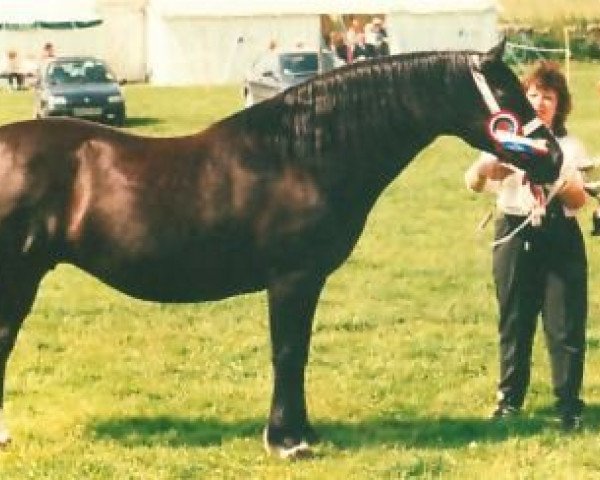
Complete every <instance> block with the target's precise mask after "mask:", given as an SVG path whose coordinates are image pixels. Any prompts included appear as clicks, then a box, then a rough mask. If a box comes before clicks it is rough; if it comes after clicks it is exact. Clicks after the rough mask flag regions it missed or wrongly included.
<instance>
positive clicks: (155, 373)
mask: <svg viewBox="0 0 600 480" xmlns="http://www.w3.org/2000/svg"><path fill="white" fill-rule="evenodd" d="M599 77H600V70H599V69H598V67H597V66H596V65H591V64H575V65H573V66H572V78H571V82H572V87H573V91H574V102H575V111H574V114H573V116H572V121H571V122H570V125H571V130H572V132H573V133H575V134H577V135H578V136H580V137H581V138H582V139H583V140H584V141H585V142H586V144H587V146H588V148H589V151H590V154H592V155H594V156H595V155H600V122H599V116H598V112H600V96H599V95H598V93H597V91H596V88H595V84H596V82H597V80H598V78H599ZM125 92H126V96H127V100H128V107H129V111H128V113H129V116H130V119H129V121H128V124H127V126H126V130H128V131H131V132H135V133H143V134H150V135H176V134H183V133H185V134H187V133H192V132H194V131H196V130H200V129H202V128H204V127H205V126H207V125H208V124H210V123H212V122H214V121H217V120H219V119H220V118H223V117H224V116H226V115H228V114H230V113H231V112H234V111H235V110H237V109H239V108H240V107H241V103H242V102H241V99H240V96H239V87H238V86H230V87H218V88H217V87H215V88H203V87H190V88H153V87H149V86H136V85H132V86H128V87H126V89H125ZM32 108H33V107H32V94H31V92H19V93H8V92H1V93H0V123H7V122H9V121H13V120H18V119H24V118H28V117H30V116H31V112H32ZM475 155H476V152H475V151H473V150H472V149H471V148H470V147H468V146H467V145H466V144H464V143H462V142H461V141H459V140H457V139H453V138H441V139H439V140H437V141H436V142H434V144H432V145H431V146H430V147H429V148H427V149H426V150H424V151H423V152H422V153H421V154H420V155H419V156H418V157H417V159H416V160H415V161H414V162H413V164H412V165H411V166H410V167H409V168H408V169H407V170H406V171H405V172H404V173H403V174H402V175H401V176H400V177H399V178H398V179H397V180H396V181H395V182H394V183H393V184H392V185H390V187H389V188H388V189H387V190H386V191H385V192H384V194H383V195H382V197H381V199H380V201H379V202H378V204H377V205H376V207H375V209H374V210H373V212H372V214H371V216H370V218H369V222H368V225H367V227H366V230H365V232H364V235H363V237H362V239H361V241H360V243H359V245H358V246H357V248H356V250H355V252H354V253H353V255H352V256H351V258H350V259H349V261H348V262H347V263H346V264H345V265H344V266H343V267H341V268H340V269H339V270H338V271H337V272H336V273H335V274H333V275H332V276H331V277H330V279H329V281H328V284H327V286H326V288H325V290H324V293H323V296H322V300H321V302H320V305H319V308H318V311H317V317H316V321H315V326H314V336H313V344H312V353H311V357H310V363H309V368H308V378H307V395H308V404H309V411H310V415H311V417H312V420H313V421H314V423H315V426H316V428H317V430H318V431H319V433H320V434H321V435H322V437H323V442H322V443H321V444H319V445H318V447H317V449H316V452H317V455H316V457H315V458H314V459H311V460H308V461H302V462H294V463H288V462H284V461H281V460H278V459H276V458H270V457H267V456H266V455H265V454H264V452H263V449H262V443H261V440H260V437H261V431H262V428H263V426H264V423H265V419H266V415H267V411H268V408H269V402H270V395H271V367H270V350H269V343H268V327H267V318H266V301H265V295H264V294H263V293H261V294H256V295H247V296H242V297H238V298H233V299H228V300H224V301H220V302H209V303H205V304H198V305H161V304H153V303H147V302H141V301H137V300H133V299H130V298H128V297H126V296H124V295H122V294H120V293H118V292H116V291H114V290H112V289H110V288H108V287H106V286H104V285H103V284H101V283H99V282H98V281H96V280H95V279H93V278H91V277H90V276H88V275H86V274H84V273H82V272H80V271H78V270H76V269H75V268H73V267H70V266H59V267H58V268H57V269H56V270H54V271H53V272H51V273H50V274H49V275H48V276H47V277H46V278H45V280H44V281H43V283H42V286H41V289H40V292H39V296H38V298H37V301H36V303H35V306H34V310H33V312H32V314H31V315H30V317H29V318H28V320H27V321H26V323H25V326H24V328H23V329H22V331H21V335H20V337H19V339H18V342H17V346H16V348H15V350H14V354H13V356H12V358H11V361H10V363H9V370H8V378H7V401H6V413H7V416H8V420H9V422H10V424H11V427H12V432H13V435H14V442H13V444H12V445H10V447H9V448H7V449H6V450H5V451H2V452H0V478H2V479H11V480H12V479H14V480H20V479H26V478H30V479H36V480H37V479H57V480H58V479H60V480H66V479H107V480H108V479H110V480H112V479H144V480H148V479H204V478H206V479H274V480H280V479H307V480H308V479H310V480H314V479H319V480H320V479H324V480H328V479H332V480H336V479H348V480H349V479H369V480H370V479H403V478H444V479H481V478H497V479H505V478H506V479H514V478H527V479H529V478H531V479H534V478H535V479H537V478H539V479H546V478H553V479H557V478H558V479H572V478H578V479H583V478H600V456H599V455H598V451H599V448H600V436H599V435H598V434H599V430H600V276H599V273H598V272H599V270H600V238H599V239H594V238H592V237H591V236H590V235H589V229H590V216H591V211H592V209H593V207H594V206H595V205H594V201H590V202H589V206H588V207H587V208H586V210H585V211H584V212H582V214H581V215H580V218H581V222H582V225H583V228H584V230H585V234H586V241H587V244H588V253H589V260H590V276H591V280H590V318H589V328H588V360H587V371H586V378H585V388H584V392H583V393H584V397H585V399H586V401H587V403H588V405H589V408H588V410H587V411H586V419H585V425H586V426H585V429H584V430H583V431H582V432H580V433H576V434H570V435H564V434H562V433H561V432H560V431H559V430H558V428H557V424H556V423H555V422H554V420H553V416H552V409H551V406H552V403H553V398H552V394H551V387H550V385H549V370H548V361H547V357H546V352H545V349H544V342H543V335H542V332H541V329H540V331H539V332H538V333H539V335H538V338H537V341H536V345H535V357H534V373H533V379H532V385H531V388H530V394H529V396H528V398H527V404H526V407H525V413H524V415H523V416H522V417H521V418H519V419H518V420H515V421H512V422H510V423H508V424H494V423H491V422H490V421H489V420H488V419H487V417H488V416H489V414H490V412H491V409H492V407H493V404H494V401H495V383H496V376H497V361H496V359H497V348H496V313H495V312H496V307H495V301H494V298H493V286H492V283H491V274H490V261H491V260H490V246H489V242H490V238H491V228H490V227H488V229H487V230H485V231H483V232H477V231H476V226H477V224H478V222H479V220H480V219H481V218H482V217H483V216H484V214H485V213H486V212H487V211H489V209H490V208H491V207H492V204H493V200H492V199H491V198H485V197H481V196H476V195H474V194H471V193H469V192H467V191H466V189H465V188H464V187H463V180H462V177H463V172H464V170H465V168H466V167H467V166H468V165H469V163H470V162H471V161H472V160H473V158H474V156H475ZM168 161H169V159H168V158H165V162H168ZM0 188H2V187H1V185H0ZM0 268H1V265H0Z"/></svg>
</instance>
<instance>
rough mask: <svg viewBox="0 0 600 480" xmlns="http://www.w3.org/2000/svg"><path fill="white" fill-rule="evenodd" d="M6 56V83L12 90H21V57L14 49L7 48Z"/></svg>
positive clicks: (22, 75)
mask: <svg viewBox="0 0 600 480" xmlns="http://www.w3.org/2000/svg"><path fill="white" fill-rule="evenodd" d="M7 56H8V62H7V71H8V84H9V86H10V87H11V88H12V89H13V90H21V89H22V88H23V83H24V80H25V75H24V74H23V70H22V65H21V59H20V58H19V55H18V53H17V51H16V50H9V52H8V55H7Z"/></svg>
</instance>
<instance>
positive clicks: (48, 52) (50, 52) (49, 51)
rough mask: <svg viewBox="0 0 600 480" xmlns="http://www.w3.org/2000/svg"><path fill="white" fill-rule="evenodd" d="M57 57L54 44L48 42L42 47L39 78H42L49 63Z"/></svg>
mask: <svg viewBox="0 0 600 480" xmlns="http://www.w3.org/2000/svg"><path fill="white" fill-rule="evenodd" d="M55 57H56V53H55V51H54V45H53V44H52V42H46V43H45V44H44V46H43V47H42V54H41V56H40V62H39V65H38V78H39V77H41V76H42V73H43V72H44V69H45V68H46V65H47V64H48V62H49V61H50V60H52V59H54V58H55Z"/></svg>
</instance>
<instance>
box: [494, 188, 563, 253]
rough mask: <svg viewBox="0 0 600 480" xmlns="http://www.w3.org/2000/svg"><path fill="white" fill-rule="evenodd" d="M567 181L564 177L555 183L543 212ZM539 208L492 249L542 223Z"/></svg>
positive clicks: (495, 243) (496, 242)
mask: <svg viewBox="0 0 600 480" xmlns="http://www.w3.org/2000/svg"><path fill="white" fill-rule="evenodd" d="M566 181H567V180H566V179H565V178H564V177H562V178H559V179H558V180H557V181H556V182H555V183H554V185H552V188H551V189H550V191H549V192H548V195H547V197H546V202H545V205H542V206H541V207H542V210H544V209H545V207H546V205H548V204H549V203H550V201H551V200H552V199H553V198H554V197H555V196H556V194H557V193H558V192H560V190H561V188H563V187H564V185H565V183H566ZM539 208H540V207H539V206H536V207H534V208H533V209H532V210H531V212H529V215H527V217H526V218H525V220H523V221H522V222H521V224H520V225H519V226H517V227H516V228H515V229H514V230H513V231H512V232H510V233H508V234H507V235H505V236H503V237H502V238H499V239H498V240H495V241H493V242H492V247H497V246H498V245H502V244H504V243H506V242H508V241H510V240H512V239H513V238H514V237H515V236H516V235H517V233H519V232H520V231H521V230H523V229H524V228H525V227H526V226H527V225H529V224H530V223H532V224H535V223H536V222H540V221H541V215H543V212H540V210H539ZM538 225H539V223H537V225H536V226H538Z"/></svg>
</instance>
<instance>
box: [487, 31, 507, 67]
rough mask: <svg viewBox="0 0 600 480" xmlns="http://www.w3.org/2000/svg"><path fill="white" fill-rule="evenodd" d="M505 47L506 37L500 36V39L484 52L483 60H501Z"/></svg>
mask: <svg viewBox="0 0 600 480" xmlns="http://www.w3.org/2000/svg"><path fill="white" fill-rule="evenodd" d="M505 47H506V37H502V39H501V40H500V41H499V42H498V43H497V44H496V45H494V46H493V47H492V48H490V49H489V50H488V51H487V52H486V53H485V54H484V62H486V61H487V62H501V61H502V56H503V55H504V48H505Z"/></svg>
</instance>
